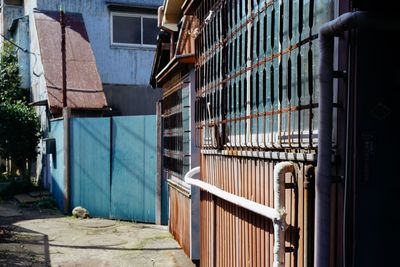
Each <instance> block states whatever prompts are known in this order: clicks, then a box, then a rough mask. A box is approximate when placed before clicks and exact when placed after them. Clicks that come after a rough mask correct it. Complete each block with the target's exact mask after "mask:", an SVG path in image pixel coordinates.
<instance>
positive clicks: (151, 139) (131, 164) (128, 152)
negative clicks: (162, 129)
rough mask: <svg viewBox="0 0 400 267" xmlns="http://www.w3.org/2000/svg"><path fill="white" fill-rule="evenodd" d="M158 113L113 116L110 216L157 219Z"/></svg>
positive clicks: (151, 220) (138, 219)
mask: <svg viewBox="0 0 400 267" xmlns="http://www.w3.org/2000/svg"><path fill="white" fill-rule="evenodd" d="M156 144H157V141H156V116H135V117H114V118H112V163H111V166H112V167H111V172H112V174H111V210H110V212H111V218H117V219H121V218H122V219H125V220H136V221H141V222H150V223H154V222H155V205H156V204H155V202H156V165H155V164H156V154H157V148H156Z"/></svg>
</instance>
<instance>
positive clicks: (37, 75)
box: [0, 33, 43, 77]
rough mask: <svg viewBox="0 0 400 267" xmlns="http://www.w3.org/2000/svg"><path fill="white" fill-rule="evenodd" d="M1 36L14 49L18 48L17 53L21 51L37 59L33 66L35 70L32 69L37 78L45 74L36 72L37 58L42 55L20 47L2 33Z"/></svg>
mask: <svg viewBox="0 0 400 267" xmlns="http://www.w3.org/2000/svg"><path fill="white" fill-rule="evenodd" d="M0 36H1V37H3V39H4V40H5V41H7V42H8V43H10V44H11V45H13V46H14V47H16V48H17V51H18V50H21V51H22V52H24V53H27V54H31V55H33V56H34V57H35V62H34V64H33V68H32V69H33V75H35V76H36V77H40V76H41V75H42V74H43V72H41V73H39V74H38V73H36V72H35V66H36V64H37V61H38V58H37V57H38V56H40V54H37V53H34V52H32V51H30V50H28V49H27V48H23V47H21V46H20V45H18V44H16V43H15V42H14V41H12V40H11V39H10V38H8V37H7V36H5V35H3V34H1V33H0Z"/></svg>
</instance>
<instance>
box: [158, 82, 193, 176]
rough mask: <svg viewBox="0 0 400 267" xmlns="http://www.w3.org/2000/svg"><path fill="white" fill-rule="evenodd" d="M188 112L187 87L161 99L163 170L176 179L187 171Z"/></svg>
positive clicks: (182, 87) (188, 153)
mask: <svg viewBox="0 0 400 267" xmlns="http://www.w3.org/2000/svg"><path fill="white" fill-rule="evenodd" d="M189 110H190V102H189V87H188V86H185V85H183V86H180V87H179V88H178V89H177V90H176V91H175V92H173V93H171V94H169V95H168V96H165V97H164V99H163V103H162V116H163V169H164V171H165V172H167V173H168V174H169V176H170V175H174V176H175V177H177V178H182V177H183V174H184V173H186V172H187V171H188V169H189V159H190V152H189V145H188V144H189V134H190V131H189Z"/></svg>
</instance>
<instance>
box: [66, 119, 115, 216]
mask: <svg viewBox="0 0 400 267" xmlns="http://www.w3.org/2000/svg"><path fill="white" fill-rule="evenodd" d="M70 123H71V126H70V131H71V133H70V146H71V147H70V149H71V150H70V166H71V170H70V175H71V177H70V187H71V188H70V192H71V208H74V207H76V206H82V207H85V208H86V209H87V210H89V212H90V215H91V216H94V217H103V218H108V217H109V216H110V200H111V188H110V186H111V184H110V151H111V150H110V149H111V146H110V140H111V139H110V138H111V136H110V119H109V118H72V119H71V122H70Z"/></svg>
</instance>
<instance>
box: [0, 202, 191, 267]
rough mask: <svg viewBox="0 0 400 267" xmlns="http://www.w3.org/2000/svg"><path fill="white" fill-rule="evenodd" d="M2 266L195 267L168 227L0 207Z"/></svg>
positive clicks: (13, 206)
mask: <svg viewBox="0 0 400 267" xmlns="http://www.w3.org/2000/svg"><path fill="white" fill-rule="evenodd" d="M0 266H96V267H100V266H163V267H164V266H182V267H190V266H194V265H193V263H192V262H191V261H190V260H189V259H188V258H187V257H186V255H185V254H184V252H183V250H182V249H181V248H180V247H179V245H178V243H177V242H176V241H175V240H174V239H173V238H172V236H171V235H170V234H169V232H168V230H167V228H166V227H161V226H156V225H149V224H138V223H131V222H122V221H112V220H104V219H86V220H82V219H75V218H73V217H68V216H63V215H62V214H60V213H59V212H58V211H55V210H39V209H37V208H32V207H27V208H19V207H18V204H17V203H15V202H7V203H2V204H0Z"/></svg>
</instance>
